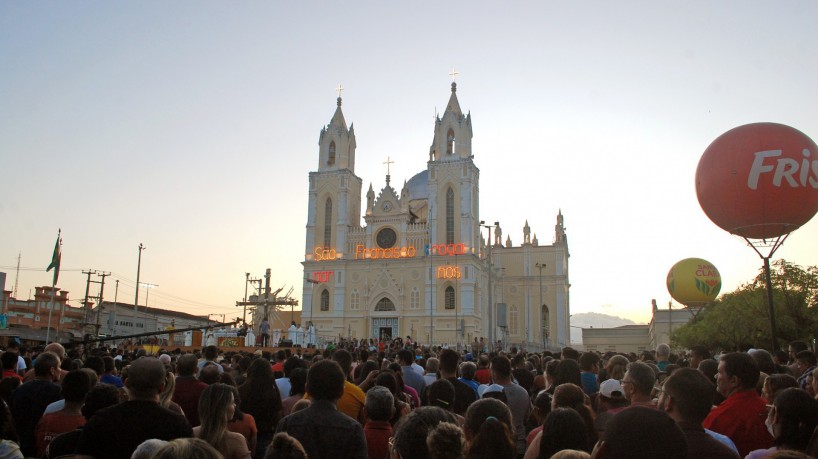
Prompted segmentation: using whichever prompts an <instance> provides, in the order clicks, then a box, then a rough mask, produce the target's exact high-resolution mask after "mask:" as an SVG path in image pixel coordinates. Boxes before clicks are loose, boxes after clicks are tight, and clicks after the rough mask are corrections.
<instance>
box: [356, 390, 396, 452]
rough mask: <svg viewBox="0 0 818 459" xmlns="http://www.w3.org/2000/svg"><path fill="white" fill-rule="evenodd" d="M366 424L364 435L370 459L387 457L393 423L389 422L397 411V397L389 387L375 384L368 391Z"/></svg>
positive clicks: (365, 407)
mask: <svg viewBox="0 0 818 459" xmlns="http://www.w3.org/2000/svg"><path fill="white" fill-rule="evenodd" d="M364 409H365V412H366V419H367V421H366V424H364V436H366V446H367V451H368V456H369V459H387V458H388V456H389V439H390V438H392V424H391V423H390V422H389V420H390V419H392V415H393V414H394V412H395V399H394V397H392V393H391V392H389V389H387V388H386V387H383V386H375V387H373V388H371V389H369V390H368V391H367V392H366V405H365V406H364Z"/></svg>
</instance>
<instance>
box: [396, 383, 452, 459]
mask: <svg viewBox="0 0 818 459" xmlns="http://www.w3.org/2000/svg"><path fill="white" fill-rule="evenodd" d="M412 371H414V370H412ZM442 422H448V423H454V419H453V418H452V415H451V414H450V413H448V412H447V411H445V410H443V409H441V408H438V407H436V406H423V407H420V408H418V409H416V410H414V411H412V412H411V413H409V415H407V416H405V417H404V418H403V419H401V421H400V422H399V423H398V424H397V425H396V426H395V434H394V435H393V436H392V456H391V457H392V458H396V457H400V458H401V459H427V458H429V457H430V456H431V454H430V453H429V449H428V446H427V443H426V439H427V438H428V436H429V433H430V432H431V431H433V430H434V429H435V427H437V426H438V424H440V423H442Z"/></svg>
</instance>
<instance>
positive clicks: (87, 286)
mask: <svg viewBox="0 0 818 459" xmlns="http://www.w3.org/2000/svg"><path fill="white" fill-rule="evenodd" d="M82 273H83V274H85V275H87V276H88V280H86V281H85V300H83V302H82V306H83V307H84V308H85V313H84V315H83V320H82V321H83V322H84V323H88V294H89V292H90V290H91V274H96V273H97V272H96V271H94V270H90V269H89V270H88V271H83V272H82Z"/></svg>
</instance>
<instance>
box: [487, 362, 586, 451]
mask: <svg viewBox="0 0 818 459" xmlns="http://www.w3.org/2000/svg"><path fill="white" fill-rule="evenodd" d="M572 362H573V365H574V366H577V363H576V362H575V361H572ZM577 370H579V367H578V366H577ZM491 378H492V380H493V381H494V383H495V384H497V385H499V386H501V387H502V388H503V392H504V393H505V395H506V398H507V399H508V407H509V409H511V415H512V418H513V419H514V437H515V439H516V443H517V454H525V449H526V448H525V422H526V420H527V419H528V415H529V414H531V401H530V400H529V398H528V392H526V391H525V389H523V388H522V387H520V386H519V385H517V384H514V383H513V382H512V380H511V363H510V362H509V360H508V359H507V358H506V357H503V356H498V357H495V358H493V359H491Z"/></svg>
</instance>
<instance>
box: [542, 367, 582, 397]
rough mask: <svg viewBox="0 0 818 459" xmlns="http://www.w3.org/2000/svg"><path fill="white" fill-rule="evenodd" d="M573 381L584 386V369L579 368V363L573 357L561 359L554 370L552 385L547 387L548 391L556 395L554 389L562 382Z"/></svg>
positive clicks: (572, 382)
mask: <svg viewBox="0 0 818 459" xmlns="http://www.w3.org/2000/svg"><path fill="white" fill-rule="evenodd" d="M565 383H571V384H576V385H577V386H580V387H582V370H580V369H579V363H578V362H577V361H576V360H573V359H565V360H560V361H558V363H557V368H556V369H555V370H554V378H553V381H552V383H551V386H550V387H549V388H548V389H546V390H548V393H550V394H551V395H554V390H555V389H556V388H557V386H559V385H560V384H565Z"/></svg>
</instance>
